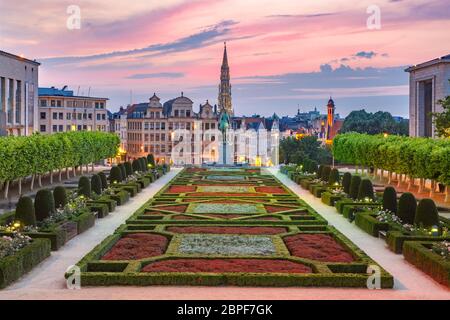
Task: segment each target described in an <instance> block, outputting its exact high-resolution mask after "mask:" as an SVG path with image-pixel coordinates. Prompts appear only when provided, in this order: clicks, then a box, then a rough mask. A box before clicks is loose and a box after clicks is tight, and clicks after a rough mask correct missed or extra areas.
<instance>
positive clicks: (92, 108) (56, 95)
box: [39, 86, 109, 134]
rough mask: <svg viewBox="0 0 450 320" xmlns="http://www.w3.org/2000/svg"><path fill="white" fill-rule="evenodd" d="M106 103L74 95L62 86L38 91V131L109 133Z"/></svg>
mask: <svg viewBox="0 0 450 320" xmlns="http://www.w3.org/2000/svg"><path fill="white" fill-rule="evenodd" d="M107 101H108V98H99V97H90V96H79V95H74V94H73V91H71V90H67V87H66V86H64V87H63V88H62V89H57V88H55V87H51V88H39V132H41V133H42V134H49V133H56V132H65V131H82V130H86V131H105V132H106V131H109V122H108V112H107V110H106V102H107Z"/></svg>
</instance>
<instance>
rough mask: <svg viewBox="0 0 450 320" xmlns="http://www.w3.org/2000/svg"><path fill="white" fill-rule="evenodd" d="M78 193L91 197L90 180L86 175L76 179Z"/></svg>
mask: <svg viewBox="0 0 450 320" xmlns="http://www.w3.org/2000/svg"><path fill="white" fill-rule="evenodd" d="M78 194H79V195H82V196H85V197H86V198H90V197H91V182H90V181H89V178H88V177H85V176H82V177H80V180H78Z"/></svg>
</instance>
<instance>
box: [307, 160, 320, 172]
mask: <svg viewBox="0 0 450 320" xmlns="http://www.w3.org/2000/svg"><path fill="white" fill-rule="evenodd" d="M317 170H319V168H318V164H317V161H314V160H312V161H311V162H310V163H309V167H308V168H307V170H306V171H308V172H309V173H314V172H317Z"/></svg>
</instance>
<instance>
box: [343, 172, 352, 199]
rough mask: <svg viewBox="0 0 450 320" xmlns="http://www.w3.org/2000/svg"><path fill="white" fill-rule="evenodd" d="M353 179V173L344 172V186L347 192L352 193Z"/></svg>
mask: <svg viewBox="0 0 450 320" xmlns="http://www.w3.org/2000/svg"><path fill="white" fill-rule="evenodd" d="M351 180H352V174H351V173H350V172H346V173H344V176H343V177H342V188H343V189H344V192H345V193H346V194H349V193H350V182H351Z"/></svg>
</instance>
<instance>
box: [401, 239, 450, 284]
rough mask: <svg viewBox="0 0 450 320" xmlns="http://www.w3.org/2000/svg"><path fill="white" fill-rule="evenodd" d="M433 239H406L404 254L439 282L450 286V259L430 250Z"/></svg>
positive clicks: (407, 259) (408, 259)
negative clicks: (426, 240)
mask: <svg viewBox="0 0 450 320" xmlns="http://www.w3.org/2000/svg"><path fill="white" fill-rule="evenodd" d="M432 244H433V242H432V241H428V242H424V241H405V243H404V244H403V256H404V257H405V260H406V261H408V262H409V263H411V264H413V265H414V266H416V267H417V268H419V269H420V270H422V271H423V272H425V273H426V274H428V275H429V276H430V277H432V278H433V279H434V280H436V281H437V282H439V283H441V284H443V285H445V286H447V287H448V288H450V261H448V260H447V261H446V260H444V259H442V257H441V256H439V255H438V254H436V253H434V252H432V251H431V250H430V248H431V245H432Z"/></svg>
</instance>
